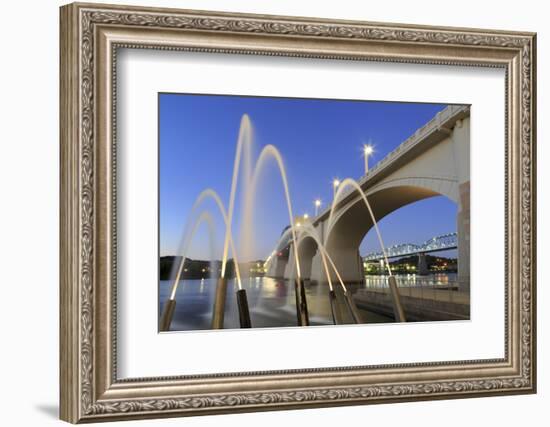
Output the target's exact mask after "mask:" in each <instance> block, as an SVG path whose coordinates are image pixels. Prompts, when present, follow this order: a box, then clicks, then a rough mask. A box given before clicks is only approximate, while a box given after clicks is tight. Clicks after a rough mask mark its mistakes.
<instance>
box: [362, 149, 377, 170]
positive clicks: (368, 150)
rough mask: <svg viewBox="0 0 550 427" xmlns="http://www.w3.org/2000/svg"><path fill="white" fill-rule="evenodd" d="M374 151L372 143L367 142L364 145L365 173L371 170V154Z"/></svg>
mask: <svg viewBox="0 0 550 427" xmlns="http://www.w3.org/2000/svg"><path fill="white" fill-rule="evenodd" d="M373 152H374V148H373V147H372V145H369V144H365V145H364V146H363V156H364V157H365V175H366V174H367V173H368V171H369V156H370V155H371V154H372V153H373Z"/></svg>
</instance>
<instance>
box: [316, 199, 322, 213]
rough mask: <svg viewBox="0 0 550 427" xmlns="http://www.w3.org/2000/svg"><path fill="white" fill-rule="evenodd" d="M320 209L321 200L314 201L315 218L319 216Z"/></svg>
mask: <svg viewBox="0 0 550 427" xmlns="http://www.w3.org/2000/svg"><path fill="white" fill-rule="evenodd" d="M320 207H321V199H316V200H315V216H317V215H318V214H319V208H320Z"/></svg>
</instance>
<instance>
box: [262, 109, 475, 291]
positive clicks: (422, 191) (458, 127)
mask: <svg viewBox="0 0 550 427" xmlns="http://www.w3.org/2000/svg"><path fill="white" fill-rule="evenodd" d="M357 182H358V185H359V187H360V188H361V190H362V191H363V193H364V194H365V195H366V197H367V199H368V200H369V202H370V204H371V206H372V211H373V214H374V217H375V219H376V221H379V220H381V219H382V218H384V217H385V216H386V215H389V214H391V213H392V212H393V211H395V210H397V209H399V208H401V207H404V206H406V205H408V204H411V203H415V202H417V201H420V200H423V199H427V198H430V197H434V196H438V195H443V196H445V197H447V198H448V199H450V200H451V201H453V202H454V203H456V205H457V212H458V213H457V218H456V221H457V237H456V240H457V243H456V246H457V248H458V258H459V265H458V275H459V280H460V282H461V283H464V284H465V285H464V286H467V287H469V270H470V267H469V265H470V261H469V259H470V246H469V240H470V108H469V107H468V106H454V105H453V106H449V107H447V108H446V109H444V110H443V111H441V112H439V113H438V114H437V115H436V116H435V117H433V118H432V119H431V120H430V121H428V122H427V123H426V124H425V125H424V126H422V127H421V128H419V129H417V130H416V132H415V133H414V134H412V135H411V136H410V137H409V138H407V139H406V140H405V141H403V142H402V143H401V144H400V145H399V146H398V147H397V148H396V149H394V150H393V151H392V152H391V153H389V154H388V155H387V156H386V157H385V158H384V159H382V160H381V161H380V162H378V163H377V164H376V165H374V167H372V168H371V169H370V170H369V171H368V172H367V173H366V174H365V175H364V176H362V177H361V178H360V179H359V180H358V181H357ZM330 210H331V207H330V206H328V207H327V208H325V209H324V210H323V211H322V212H320V213H319V214H318V215H317V216H315V217H313V218H302V219H301V220H300V222H301V223H302V224H303V226H302V230H300V228H298V227H297V228H296V231H297V236H298V238H297V246H298V248H294V247H293V246H294V245H293V244H292V238H291V237H292V233H291V230H290V229H287V230H286V231H284V232H283V234H282V235H281V237H280V239H279V241H278V242H277V244H276V246H275V252H274V255H273V256H272V258H271V259H270V262H269V263H268V264H267V265H266V268H267V273H266V274H267V275H268V276H271V277H277V278H287V279H290V278H292V277H295V274H296V266H295V256H294V251H295V250H297V251H298V258H299V260H300V269H301V275H302V278H304V279H310V280H314V281H318V282H326V281H327V277H326V273H325V270H324V269H323V268H322V260H321V255H320V253H319V250H318V247H317V242H318V241H319V242H323V245H324V246H325V248H326V251H327V253H328V254H330V257H331V258H332V260H333V261H334V264H335V265H336V267H337V269H338V271H339V272H340V275H341V277H342V279H343V280H344V281H346V282H361V281H363V260H362V257H361V256H360V254H359V245H360V244H361V242H362V240H363V238H364V237H365V235H366V234H367V233H368V232H369V230H370V229H371V228H372V227H373V222H372V220H371V217H370V214H369V212H368V209H367V207H366V206H365V203H364V201H363V198H362V195H361V194H360V193H359V192H358V191H357V190H356V189H354V188H349V189H348V190H347V191H346V192H345V193H344V194H343V196H342V197H341V198H340V199H339V201H338V203H337V205H336V206H335V207H334V212H333V218H332V226H331V227H330V229H329V226H328V222H329V217H330ZM306 226H307V227H306ZM306 229H307V230H309V232H306V231H305V230H306ZM311 230H313V231H314V233H313V234H314V236H312V235H311V234H312V233H311ZM331 274H334V273H333V272H332V273H331ZM332 279H336V277H335V275H334V277H332Z"/></svg>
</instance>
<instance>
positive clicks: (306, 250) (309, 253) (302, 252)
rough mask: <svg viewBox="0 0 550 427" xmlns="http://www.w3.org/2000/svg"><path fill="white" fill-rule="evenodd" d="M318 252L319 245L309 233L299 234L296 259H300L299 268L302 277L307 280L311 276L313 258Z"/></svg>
mask: <svg viewBox="0 0 550 427" xmlns="http://www.w3.org/2000/svg"><path fill="white" fill-rule="evenodd" d="M318 252H319V247H318V245H317V242H316V241H315V239H314V238H313V237H311V236H309V235H305V236H303V237H302V236H300V238H299V240H298V259H299V260H300V268H301V273H302V278H303V279H305V280H309V279H310V278H311V267H312V265H313V258H314V257H315V255H316V254H317V253H318Z"/></svg>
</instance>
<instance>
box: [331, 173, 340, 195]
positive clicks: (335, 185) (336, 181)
mask: <svg viewBox="0 0 550 427" xmlns="http://www.w3.org/2000/svg"><path fill="white" fill-rule="evenodd" d="M339 185H340V180H339V179H338V178H336V179H335V180H334V181H332V200H334V199H335V198H336V189H337V188H338V186H339Z"/></svg>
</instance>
